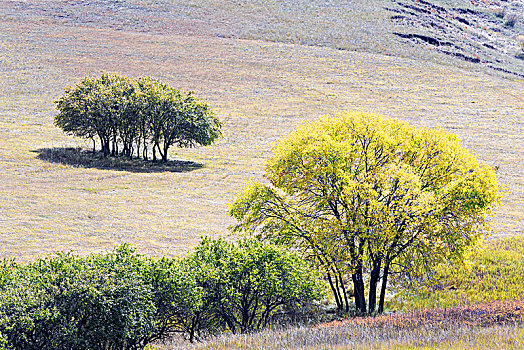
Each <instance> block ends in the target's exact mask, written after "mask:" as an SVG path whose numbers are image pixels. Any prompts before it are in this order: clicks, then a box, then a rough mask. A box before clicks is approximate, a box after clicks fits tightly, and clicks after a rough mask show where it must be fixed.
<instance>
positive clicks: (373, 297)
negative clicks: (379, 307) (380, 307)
mask: <svg viewBox="0 0 524 350" xmlns="http://www.w3.org/2000/svg"><path fill="white" fill-rule="evenodd" d="M381 262H382V261H381V259H379V258H377V260H376V261H375V262H374V263H373V269H372V270H371V274H370V276H369V277H370V278H369V296H368V314H370V315H371V314H372V313H373V312H375V306H376V304H377V285H378V280H379V279H380V267H381V265H382V264H381Z"/></svg>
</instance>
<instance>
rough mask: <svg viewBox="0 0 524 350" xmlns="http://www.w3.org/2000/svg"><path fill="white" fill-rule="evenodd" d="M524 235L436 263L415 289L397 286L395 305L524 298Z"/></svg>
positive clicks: (399, 306)
mask: <svg viewBox="0 0 524 350" xmlns="http://www.w3.org/2000/svg"><path fill="white" fill-rule="evenodd" d="M522 276H524V237H521V236H517V237H509V238H503V239H498V240H494V241H489V242H487V243H486V244H485V246H483V247H479V248H478V249H476V250H473V251H471V252H468V254H466V256H465V260H464V262H463V263H443V264H440V265H438V266H437V267H436V268H435V270H434V271H433V274H432V275H431V276H430V278H427V279H425V280H424V281H423V284H422V285H421V286H420V287H419V288H418V289H412V290H407V289H404V290H399V293H398V294H397V295H396V296H395V298H394V299H393V300H392V302H391V304H392V305H391V307H392V308H395V309H406V310H411V309H415V308H422V307H450V306H458V305H463V304H471V303H483V302H490V301H496V300H512V299H513V300H521V299H522V298H524V284H523V283H522Z"/></svg>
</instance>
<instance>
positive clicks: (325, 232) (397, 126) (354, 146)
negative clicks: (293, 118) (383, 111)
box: [230, 113, 500, 313]
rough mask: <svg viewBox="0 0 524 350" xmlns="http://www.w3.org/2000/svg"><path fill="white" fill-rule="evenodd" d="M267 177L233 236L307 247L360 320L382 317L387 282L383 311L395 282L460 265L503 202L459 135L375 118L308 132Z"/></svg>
mask: <svg viewBox="0 0 524 350" xmlns="http://www.w3.org/2000/svg"><path fill="white" fill-rule="evenodd" d="M266 176H267V179H268V180H269V181H270V184H267V185H266V184H259V183H253V184H250V185H249V186H248V187H247V188H246V189H245V191H244V193H243V194H242V195H240V196H239V197H238V198H237V200H236V201H235V202H234V204H233V205H232V207H231V210H230V214H231V215H232V216H234V217H235V218H236V219H237V221H238V223H237V224H236V226H235V227H234V229H235V230H237V231H248V232H252V233H257V234H259V235H260V236H262V237H265V238H269V239H275V240H277V241H280V242H285V243H288V244H292V245H294V246H296V247H299V248H300V249H301V251H302V252H303V253H304V254H305V256H307V257H309V258H311V259H312V260H313V261H315V262H316V263H317V264H318V265H319V266H320V267H321V268H322V269H323V270H324V272H325V273H326V277H327V279H328V282H329V283H330V286H331V289H332V291H333V294H334V297H335V301H336V302H337V305H338V307H339V309H340V310H344V309H345V310H346V311H347V310H348V309H349V304H348V297H349V296H350V295H351V293H352V294H353V296H354V300H355V307H356V309H357V311H358V312H360V313H365V312H368V313H372V312H374V311H375V308H376V293H377V288H378V284H379V282H380V281H381V286H382V287H381V291H380V304H379V312H382V311H383V304H384V296H385V288H386V285H387V278H388V276H389V274H390V273H392V272H411V273H413V272H416V271H419V272H420V271H423V270H424V268H427V267H428V266H432V265H433V264H435V263H437V262H440V261H442V260H444V259H450V258H455V259H460V258H461V257H462V256H463V254H464V252H465V251H466V250H467V248H468V247H470V246H471V245H473V244H474V243H475V242H476V241H477V240H478V238H479V237H480V236H481V234H482V232H483V230H484V229H485V228H486V226H485V224H486V220H485V218H486V215H488V214H489V212H490V210H491V209H492V208H493V207H494V205H496V204H497V203H498V200H499V197H500V195H499V186H498V184H497V180H496V177H495V173H494V171H493V169H492V168H490V167H488V166H486V165H481V164H479V163H478V162H477V161H476V160H475V157H474V156H473V155H472V154H471V153H469V152H468V151H467V150H466V149H464V148H463V147H462V146H461V144H460V141H459V139H458V138H457V137H456V136H455V135H453V134H451V133H449V132H446V131H444V130H442V129H425V128H415V127H413V126H410V125H408V124H407V123H405V122H402V121H399V120H395V119H389V118H385V117H382V116H378V115H373V114H367V113H353V114H342V115H340V116H338V117H334V118H326V119H323V120H320V121H318V122H314V123H311V124H307V125H303V126H302V127H300V128H299V129H298V130H297V131H295V132H293V133H291V134H290V135H289V136H288V137H287V138H285V139H283V140H282V141H280V142H279V143H278V144H277V146H276V147H275V149H274V157H273V158H272V159H271V160H270V161H269V162H268V164H267V167H266ZM366 276H367V277H366ZM349 281H351V284H352V287H353V288H352V292H351V291H350V289H351V288H350V286H349ZM366 281H367V283H368V286H367V287H365V282H366ZM365 290H368V291H369V295H368V301H369V303H367V302H366V297H365V295H364V291H365Z"/></svg>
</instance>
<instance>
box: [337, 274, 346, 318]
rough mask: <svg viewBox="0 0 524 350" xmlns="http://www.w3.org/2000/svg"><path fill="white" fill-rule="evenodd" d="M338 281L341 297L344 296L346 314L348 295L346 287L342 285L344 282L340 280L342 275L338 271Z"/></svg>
mask: <svg viewBox="0 0 524 350" xmlns="http://www.w3.org/2000/svg"><path fill="white" fill-rule="evenodd" d="M337 270H338V269H337ZM338 279H339V280H340V286H341V287H342V295H343V296H344V303H345V310H346V312H348V311H349V300H348V293H347V291H346V286H345V285H344V280H343V278H342V274H341V273H340V271H338Z"/></svg>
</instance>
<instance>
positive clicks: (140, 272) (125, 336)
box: [0, 246, 199, 349]
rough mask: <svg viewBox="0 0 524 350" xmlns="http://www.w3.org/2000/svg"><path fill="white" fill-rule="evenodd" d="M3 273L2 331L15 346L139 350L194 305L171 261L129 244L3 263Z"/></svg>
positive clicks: (192, 293) (191, 287) (193, 292)
mask: <svg viewBox="0 0 524 350" xmlns="http://www.w3.org/2000/svg"><path fill="white" fill-rule="evenodd" d="M0 275H1V278H0V289H1V291H2V299H1V300H0V334H2V335H3V337H4V338H5V340H6V341H7V343H8V344H9V347H11V348H14V349H142V348H143V347H144V346H145V345H146V344H148V343H150V342H151V341H154V340H156V339H161V338H163V337H165V336H167V335H168V334H169V333H170V332H172V331H174V329H173V328H172V327H171V326H170V321H169V319H170V318H171V316H172V315H173V314H176V313H177V312H181V311H180V310H186V309H187V308H188V306H187V305H188V304H192V303H193V301H196V302H197V303H198V300H199V299H198V298H195V297H194V296H195V295H198V294H197V291H196V290H195V288H194V286H195V285H194V283H193V284H191V281H190V280H188V279H187V277H186V276H185V271H182V270H180V269H178V268H177V265H176V263H175V262H171V261H168V260H154V259H150V258H145V257H142V256H140V255H137V254H135V253H134V252H133V251H132V250H131V249H129V248H128V247H127V246H122V247H119V248H117V249H115V250H114V251H112V252H110V253H108V254H102V255H91V256H88V257H85V258H82V257H78V256H74V255H72V254H59V255H57V256H56V257H53V258H47V259H40V260H38V261H36V262H34V263H30V264H15V263H12V262H4V263H3V265H2V267H1V270H0ZM192 297H193V299H194V300H191V298H192ZM197 305H198V304H197ZM182 312H183V311H182Z"/></svg>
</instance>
